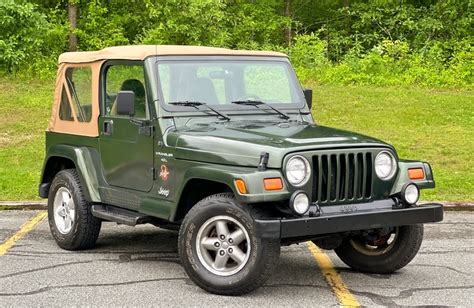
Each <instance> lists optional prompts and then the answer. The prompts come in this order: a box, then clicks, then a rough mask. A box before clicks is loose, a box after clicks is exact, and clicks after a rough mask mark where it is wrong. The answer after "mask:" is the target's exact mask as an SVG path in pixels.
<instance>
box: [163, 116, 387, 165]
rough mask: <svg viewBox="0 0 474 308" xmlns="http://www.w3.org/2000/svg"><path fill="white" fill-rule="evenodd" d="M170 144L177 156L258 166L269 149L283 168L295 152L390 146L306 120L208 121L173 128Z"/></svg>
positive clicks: (272, 160) (271, 162)
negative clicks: (263, 154) (288, 155)
mask: <svg viewBox="0 0 474 308" xmlns="http://www.w3.org/2000/svg"><path fill="white" fill-rule="evenodd" d="M165 138H166V141H167V144H168V145H169V146H171V147H176V152H175V157H176V158H178V159H187V160H195V161H203V162H212V163H219V164H227V165H239V166H257V165H258V163H259V158H260V154H261V153H262V152H268V153H269V161H268V167H269V168H280V167H281V163H282V161H283V157H284V156H285V155H286V154H288V153H291V152H297V151H308V150H319V149H329V148H330V149H334V148H351V147H352V148H353V147H390V148H391V146H390V145H388V144H386V143H384V142H382V141H380V140H377V139H375V138H371V137H368V136H364V135H360V134H356V133H353V132H349V131H344V130H339V129H334V128H330V127H325V126H317V125H314V124H308V123H304V122H296V121H295V122H288V123H278V122H261V121H239V122H225V123H204V124H196V125H193V126H187V127H184V128H180V129H175V130H171V131H169V132H168V133H167V134H166V137H165Z"/></svg>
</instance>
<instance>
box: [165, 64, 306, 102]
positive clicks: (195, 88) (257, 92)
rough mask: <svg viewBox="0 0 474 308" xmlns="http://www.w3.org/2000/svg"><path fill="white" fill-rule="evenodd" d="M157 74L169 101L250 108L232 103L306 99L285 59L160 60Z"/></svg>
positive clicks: (300, 100)
mask: <svg viewBox="0 0 474 308" xmlns="http://www.w3.org/2000/svg"><path fill="white" fill-rule="evenodd" d="M158 74H159V81H160V87H161V90H162V94H163V98H164V103H165V104H167V105H168V104H170V103H171V104H173V103H176V102H181V103H182V102H201V103H205V104H208V105H216V106H217V107H226V106H227V107H232V108H249V107H248V106H236V105H235V104H232V102H235V101H247V100H248V101H261V102H264V103H267V104H278V106H279V107H284V106H285V105H286V106H288V107H293V108H295V107H301V104H302V102H304V97H303V93H302V91H301V87H300V85H299V84H298V82H297V80H296V77H295V75H294V72H293V70H292V69H291V66H290V65H289V64H288V63H287V62H283V61H269V60H260V61H259V60H255V61H249V60H205V61H203V60H176V61H175V60H173V61H160V62H158ZM291 104H297V106H295V105H293V106H292V105H291Z"/></svg>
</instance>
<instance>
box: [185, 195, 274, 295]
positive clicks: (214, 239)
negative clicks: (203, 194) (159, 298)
mask: <svg viewBox="0 0 474 308" xmlns="http://www.w3.org/2000/svg"><path fill="white" fill-rule="evenodd" d="M178 246H179V254H180V257H181V263H182V265H183V267H184V269H185V271H186V273H187V274H188V275H189V277H190V278H191V280H192V281H194V283H196V284H197V285H198V286H199V287H201V288H202V289H204V290H205V291H208V292H210V293H214V294H221V295H241V294H246V293H249V292H251V291H253V290H255V289H256V288H258V287H259V286H261V285H262V284H263V283H264V282H265V281H266V280H267V279H268V278H269V277H270V275H271V274H272V273H273V270H274V268H275V267H276V265H277V261H278V258H279V255H280V243H279V241H277V240H268V239H262V238H260V237H258V236H257V233H256V227H255V223H254V219H253V217H252V215H251V214H250V211H249V209H248V208H243V207H242V206H240V205H239V204H238V203H237V201H236V200H235V198H234V197H233V196H232V195H231V194H217V195H212V196H210V197H207V198H205V199H203V200H201V201H200V202H198V203H197V204H196V205H195V206H194V207H193V208H192V209H191V210H190V211H189V212H188V214H187V215H186V217H185V218H184V221H183V223H182V225H181V228H180V232H179V239H178Z"/></svg>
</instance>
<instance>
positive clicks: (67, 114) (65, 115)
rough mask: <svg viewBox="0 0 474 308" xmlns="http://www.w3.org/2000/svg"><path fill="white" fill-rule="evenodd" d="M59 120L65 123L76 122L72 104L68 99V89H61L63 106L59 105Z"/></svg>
mask: <svg viewBox="0 0 474 308" xmlns="http://www.w3.org/2000/svg"><path fill="white" fill-rule="evenodd" d="M59 118H60V119H61V120H63V121H74V116H73V114H72V109H71V103H70V102H69V99H68V97H67V93H66V88H65V87H64V86H62V88H61V104H60V105H59Z"/></svg>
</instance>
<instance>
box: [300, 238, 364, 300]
mask: <svg viewBox="0 0 474 308" xmlns="http://www.w3.org/2000/svg"><path fill="white" fill-rule="evenodd" d="M307 245H308V248H309V251H311V254H312V255H313V257H314V259H315V260H316V262H317V263H318V266H319V268H320V269H321V271H322V272H323V275H324V278H326V281H327V283H328V284H329V285H330V286H331V288H332V291H333V292H334V294H336V297H337V299H338V300H339V303H340V305H341V306H344V307H360V304H359V302H358V301H357V299H356V298H355V296H354V295H352V293H351V292H350V291H349V289H347V287H346V285H345V284H344V282H343V281H342V277H341V276H340V275H339V273H338V272H337V271H336V269H335V268H334V265H333V264H332V261H331V259H330V258H329V256H328V255H327V254H325V253H324V252H322V251H321V249H319V247H318V246H316V245H315V244H313V243H312V242H307Z"/></svg>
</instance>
